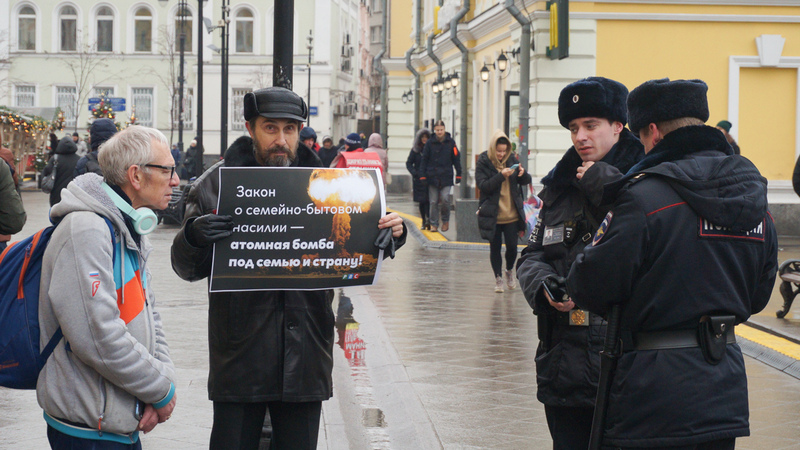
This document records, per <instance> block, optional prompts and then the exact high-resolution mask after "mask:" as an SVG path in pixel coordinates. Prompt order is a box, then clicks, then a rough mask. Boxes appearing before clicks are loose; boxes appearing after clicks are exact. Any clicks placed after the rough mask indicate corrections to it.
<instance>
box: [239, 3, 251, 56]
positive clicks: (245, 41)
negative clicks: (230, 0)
mask: <svg viewBox="0 0 800 450" xmlns="http://www.w3.org/2000/svg"><path fill="white" fill-rule="evenodd" d="M236 53H253V12H252V11H250V10H249V9H240V10H239V12H237V13H236Z"/></svg>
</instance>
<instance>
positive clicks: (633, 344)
mask: <svg viewBox="0 0 800 450" xmlns="http://www.w3.org/2000/svg"><path fill="white" fill-rule="evenodd" d="M621 335H622V351H623V352H630V351H634V350H668V349H673V348H692V347H700V342H699V341H698V339H697V329H684V330H665V331H643V332H639V333H631V332H630V331H627V332H626V331H623V332H622V333H621ZM726 343H728V344H735V343H736V334H735V333H734V332H733V330H730V331H729V332H728V333H726Z"/></svg>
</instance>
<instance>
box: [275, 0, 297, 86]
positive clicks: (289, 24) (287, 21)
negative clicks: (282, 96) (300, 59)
mask: <svg viewBox="0 0 800 450" xmlns="http://www.w3.org/2000/svg"><path fill="white" fill-rule="evenodd" d="M273 29H274V30H275V38H274V39H273V45H272V48H273V50H272V54H273V59H272V85H273V86H280V87H285V88H286V89H289V90H291V89H292V71H293V70H294V69H293V64H294V62H293V61H292V49H293V45H294V43H293V42H292V40H293V36H294V0H280V1H276V2H275V22H274V28H273Z"/></svg>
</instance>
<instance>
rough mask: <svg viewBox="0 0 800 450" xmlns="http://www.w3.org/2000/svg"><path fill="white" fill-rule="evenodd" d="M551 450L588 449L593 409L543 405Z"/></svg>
mask: <svg viewBox="0 0 800 450" xmlns="http://www.w3.org/2000/svg"><path fill="white" fill-rule="evenodd" d="M544 415H545V417H547V427H548V428H550V436H551V437H552V438H553V450H572V449H579V448H580V449H583V448H589V435H590V434H591V433H592V416H593V415H594V408H573V407H568V406H550V405H544Z"/></svg>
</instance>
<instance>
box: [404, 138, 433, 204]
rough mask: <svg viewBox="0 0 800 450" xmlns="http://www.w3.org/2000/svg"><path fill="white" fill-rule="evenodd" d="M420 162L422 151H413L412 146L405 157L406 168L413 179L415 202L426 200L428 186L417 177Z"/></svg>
mask: <svg viewBox="0 0 800 450" xmlns="http://www.w3.org/2000/svg"><path fill="white" fill-rule="evenodd" d="M420 164H422V152H421V151H418V152H415V151H414V149H413V148H412V149H411V151H410V152H408V159H406V169H408V172H409V173H410V174H411V179H412V181H413V194H414V201H415V202H427V201H428V186H427V185H426V184H425V183H423V182H422V181H421V180H420V179H419V166H420Z"/></svg>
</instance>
